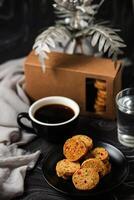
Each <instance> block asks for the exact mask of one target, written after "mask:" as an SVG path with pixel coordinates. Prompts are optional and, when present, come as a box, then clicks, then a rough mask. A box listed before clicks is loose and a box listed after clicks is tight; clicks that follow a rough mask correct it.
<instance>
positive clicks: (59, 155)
mask: <svg viewBox="0 0 134 200" xmlns="http://www.w3.org/2000/svg"><path fill="white" fill-rule="evenodd" d="M95 146H97V147H99V146H101V147H104V148H105V149H106V150H107V151H108V152H109V155H110V163H111V165H112V170H111V172H110V173H109V174H108V175H106V176H105V177H103V178H102V179H101V180H100V182H99V184H98V185H97V187H96V188H94V189H92V190H89V191H79V190H77V189H75V187H74V185H73V184H72V181H71V180H63V179H62V178H59V177H58V176H57V175H56V171H55V166H56V163H57V162H58V161H59V160H61V159H63V158H64V157H63V152H62V149H61V148H59V149H58V150H56V151H52V152H50V153H49V154H48V156H47V157H46V158H45V159H44V160H43V165H42V167H43V168H42V169H43V173H44V177H45V179H46V181H47V182H48V184H49V185H50V186H52V187H53V188H54V189H56V190H57V191H59V192H61V193H64V194H67V195H72V196H79V197H80V196H83V197H86V196H95V195H100V194H103V193H105V192H109V191H111V190H113V189H114V188H116V187H118V186H119V185H120V184H121V183H123V181H124V180H125V179H126V177H127V175H128V170H129V169H128V163H127V160H126V158H125V156H124V155H123V153H122V152H121V151H120V150H119V149H117V148H116V147H114V146H112V145H111V144H108V143H104V142H98V143H97V144H96V145H95Z"/></svg>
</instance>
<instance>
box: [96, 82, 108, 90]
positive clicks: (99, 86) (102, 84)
mask: <svg viewBox="0 0 134 200" xmlns="http://www.w3.org/2000/svg"><path fill="white" fill-rule="evenodd" d="M94 86H95V87H96V88H97V89H100V90H106V81H103V80H96V81H95V83H94Z"/></svg>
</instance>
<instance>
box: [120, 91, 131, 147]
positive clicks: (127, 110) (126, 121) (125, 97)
mask: <svg viewBox="0 0 134 200" xmlns="http://www.w3.org/2000/svg"><path fill="white" fill-rule="evenodd" d="M116 105H117V135H118V140H119V142H120V143H121V144H123V145H125V146H128V147H134V88H127V89H124V90H122V91H120V92H119V93H118V94H117V95H116Z"/></svg>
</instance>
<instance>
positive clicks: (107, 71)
mask: <svg viewBox="0 0 134 200" xmlns="http://www.w3.org/2000/svg"><path fill="white" fill-rule="evenodd" d="M45 64H46V71H45V73H44V72H43V71H42V68H41V66H40V63H39V60H38V57H37V56H36V55H35V54H34V52H31V53H30V55H29V56H28V57H27V59H26V62H25V68H24V71H25V83H26V84H25V90H26V93H27V94H28V95H29V97H30V98H31V99H32V100H33V101H35V100H37V99H40V98H42V97H46V96H55V95H56V96H59V95H60V96H66V97H69V98H72V99H73V100H75V101H76V102H77V103H78V104H79V106H80V109H81V115H93V116H100V117H103V118H108V119H114V118H115V116H116V115H115V110H116V109H115V96H116V94H117V92H118V91H119V90H121V71H122V70H121V66H120V62H117V66H116V67H115V65H114V62H112V61H111V60H110V59H104V58H95V57H90V56H85V55H68V54H63V53H55V52H53V53H50V54H49V59H48V60H46V62H45ZM96 80H103V81H104V83H105V85H106V89H105V93H106V98H105V106H104V107H105V109H104V110H103V111H101V112H98V111H96V110H95V105H96V99H97V98H98V97H97V95H98V92H99V89H97V88H95V81H96ZM100 100H101V99H100ZM102 100H103V99H102Z"/></svg>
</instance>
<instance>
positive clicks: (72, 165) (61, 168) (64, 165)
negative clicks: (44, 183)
mask: <svg viewBox="0 0 134 200" xmlns="http://www.w3.org/2000/svg"><path fill="white" fill-rule="evenodd" d="M78 169H80V163H78V162H72V161H70V160H68V159H63V160H60V161H59V162H58V163H57V164H56V173H57V175H58V176H59V177H62V178H63V179H67V178H68V177H69V176H72V175H73V174H74V172H75V171H77V170H78Z"/></svg>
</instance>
